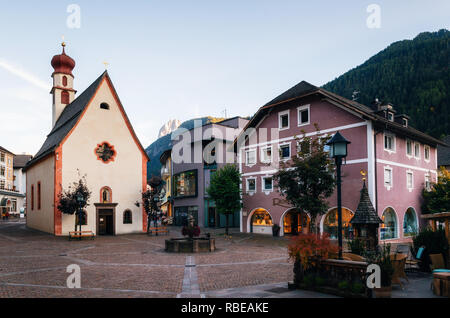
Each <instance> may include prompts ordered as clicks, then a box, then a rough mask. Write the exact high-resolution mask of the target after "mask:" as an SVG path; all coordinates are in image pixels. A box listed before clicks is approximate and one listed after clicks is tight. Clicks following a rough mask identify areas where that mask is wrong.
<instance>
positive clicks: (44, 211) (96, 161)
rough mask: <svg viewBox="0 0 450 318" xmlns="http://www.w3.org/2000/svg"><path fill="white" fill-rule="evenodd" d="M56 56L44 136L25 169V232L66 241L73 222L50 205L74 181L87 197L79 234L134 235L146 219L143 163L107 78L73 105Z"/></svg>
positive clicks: (63, 60) (68, 70) (68, 64)
mask: <svg viewBox="0 0 450 318" xmlns="http://www.w3.org/2000/svg"><path fill="white" fill-rule="evenodd" d="M62 46H63V49H62V53H61V54H59V55H55V56H54V57H53V59H52V61H51V65H52V67H53V68H54V72H53V74H52V78H53V88H52V89H51V92H50V94H52V96H53V102H52V104H53V106H52V119H53V120H52V125H53V126H52V129H51V131H50V133H49V134H48V136H47V139H46V140H45V142H44V144H43V145H42V147H41V148H40V150H39V151H38V153H37V154H36V155H35V156H34V158H33V159H32V160H31V161H29V162H28V164H27V166H26V171H27V186H26V187H27V198H26V202H27V203H26V204H27V226H28V227H29V228H33V229H37V230H40V231H44V232H47V233H52V234H54V235H56V236H68V235H69V232H70V231H73V230H74V227H75V218H76V216H75V215H68V214H62V213H61V212H60V211H59V210H58V209H57V206H58V197H59V195H60V193H61V192H62V191H63V190H67V189H68V188H69V186H70V185H72V184H73V183H74V182H78V180H80V178H81V177H82V176H85V180H86V183H87V186H88V188H89V190H90V191H91V196H90V199H89V202H88V203H89V205H88V206H87V207H86V208H85V211H84V217H83V218H82V223H83V227H82V230H83V231H84V230H86V231H92V232H94V233H95V234H96V235H116V234H126V233H142V232H145V231H146V226H147V222H146V220H147V218H146V214H145V211H144V209H143V205H142V204H140V205H139V206H138V205H137V204H136V202H141V199H142V195H141V193H142V192H145V191H146V189H147V162H148V161H149V158H148V156H147V154H146V152H145V150H144V148H143V147H142V145H141V143H140V142H139V139H138V138H137V136H136V133H135V132H134V130H133V127H132V125H131V123H130V121H129V119H128V117H127V115H126V113H125V110H124V107H123V105H122V103H121V102H120V99H119V96H118V95H117V92H116V90H115V89H114V86H113V84H112V81H111V78H110V77H109V75H108V72H107V71H105V72H104V73H103V74H101V75H100V76H99V77H98V78H97V79H96V80H95V81H94V82H93V83H92V84H91V85H90V86H89V87H88V88H87V89H86V90H85V91H84V92H82V93H81V94H79V95H78V96H77V97H75V96H76V93H77V91H76V90H75V89H74V85H73V84H74V76H73V74H72V71H73V69H74V68H75V61H74V60H73V59H72V58H71V57H69V56H68V55H66V53H65V43H62Z"/></svg>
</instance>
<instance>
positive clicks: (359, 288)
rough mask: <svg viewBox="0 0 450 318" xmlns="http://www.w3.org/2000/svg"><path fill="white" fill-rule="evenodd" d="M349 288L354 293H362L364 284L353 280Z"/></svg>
mask: <svg viewBox="0 0 450 318" xmlns="http://www.w3.org/2000/svg"><path fill="white" fill-rule="evenodd" d="M351 290H352V293H354V294H362V293H364V285H363V284H362V283H359V282H355V283H353V284H352V288H351Z"/></svg>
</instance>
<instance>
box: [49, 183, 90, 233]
mask: <svg viewBox="0 0 450 318" xmlns="http://www.w3.org/2000/svg"><path fill="white" fill-rule="evenodd" d="M78 194H81V196H82V197H83V201H82V202H81V204H80V203H79V202H78V201H77V196H78ZM90 197H91V191H90V190H89V188H88V187H87V183H86V176H83V177H81V178H80V179H79V180H78V181H75V182H74V183H73V184H72V185H70V186H69V187H68V189H67V190H63V191H61V193H60V194H59V195H58V205H57V208H58V210H59V211H60V212H61V213H64V214H70V215H73V214H75V213H81V211H83V209H84V208H85V207H86V206H88V205H89V198H90ZM78 217H79V218H80V217H81V215H78ZM76 230H77V222H76V218H75V231H76ZM79 230H80V231H81V224H80V229H79Z"/></svg>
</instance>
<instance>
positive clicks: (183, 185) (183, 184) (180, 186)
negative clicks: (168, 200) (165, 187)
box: [173, 170, 197, 197]
mask: <svg viewBox="0 0 450 318" xmlns="http://www.w3.org/2000/svg"><path fill="white" fill-rule="evenodd" d="M173 183H174V189H173V190H174V197H196V196H197V170H191V171H185V172H181V173H178V174H176V175H174V176H173Z"/></svg>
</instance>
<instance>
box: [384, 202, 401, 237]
mask: <svg viewBox="0 0 450 318" xmlns="http://www.w3.org/2000/svg"><path fill="white" fill-rule="evenodd" d="M381 220H382V221H383V223H382V224H381V228H380V239H382V240H388V239H394V238H397V237H398V236H397V216H396V215H395V211H394V209H392V208H387V209H386V210H384V212H383V216H382V217H381Z"/></svg>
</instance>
